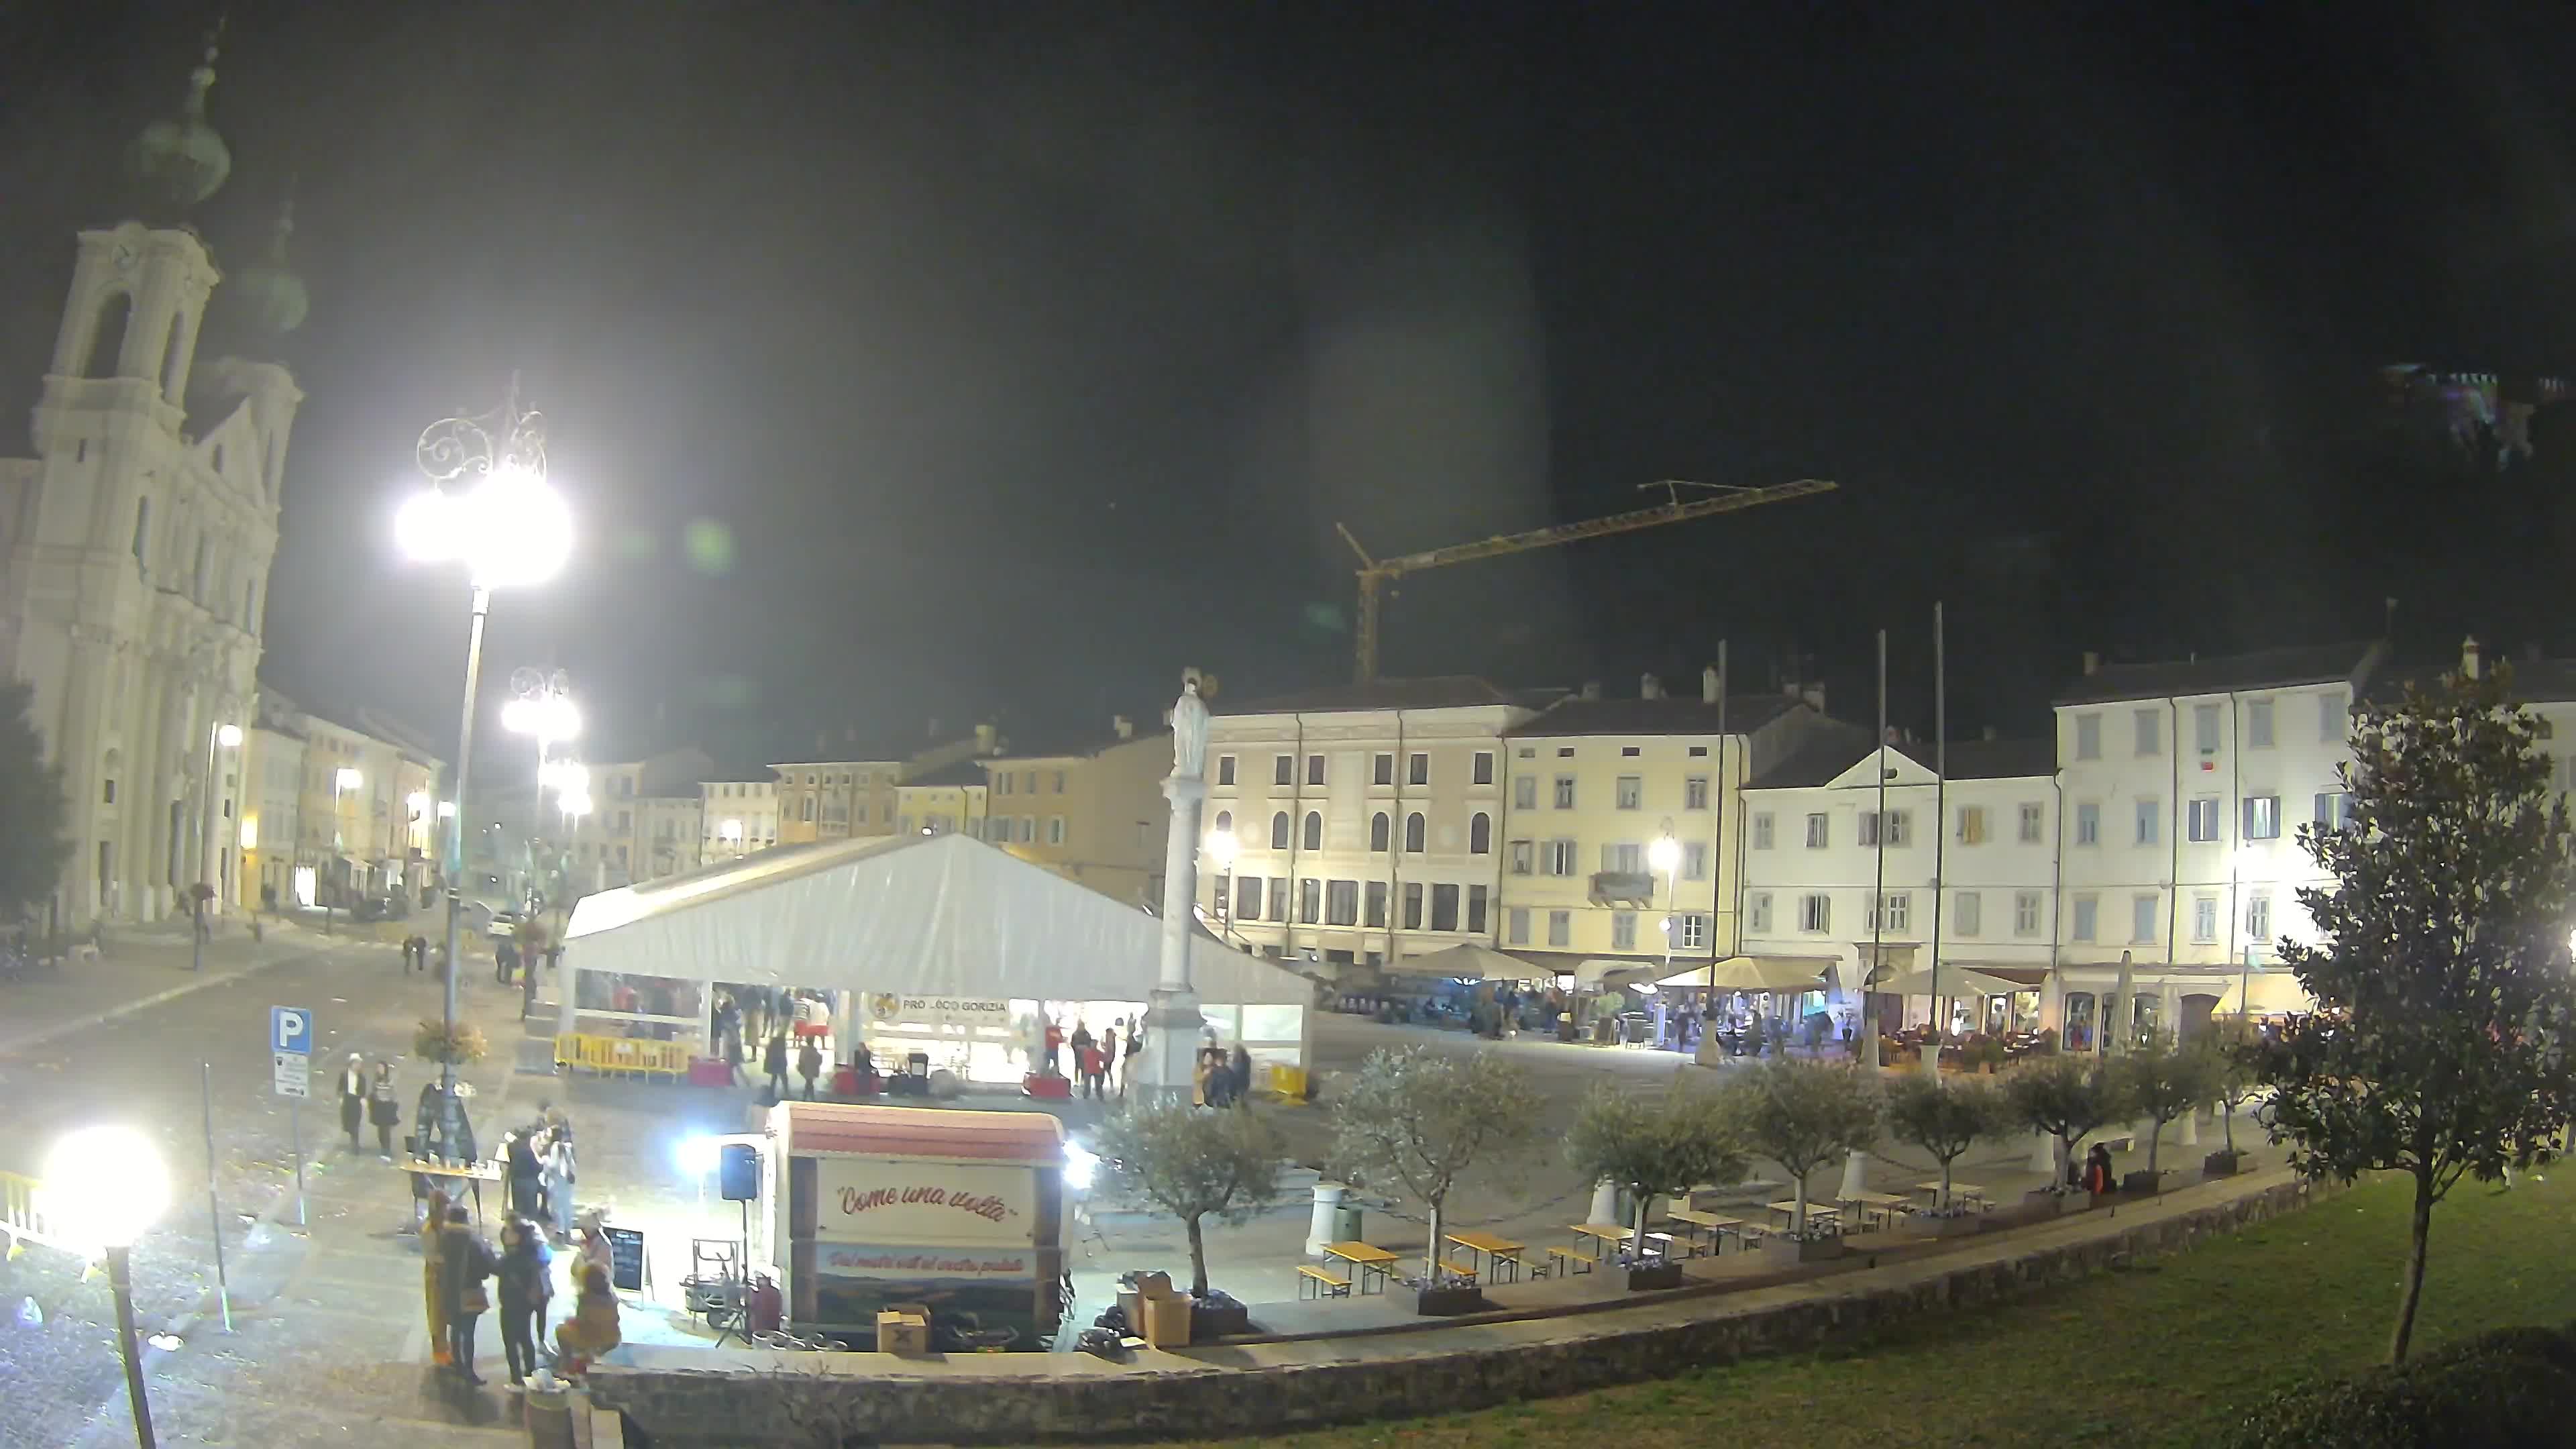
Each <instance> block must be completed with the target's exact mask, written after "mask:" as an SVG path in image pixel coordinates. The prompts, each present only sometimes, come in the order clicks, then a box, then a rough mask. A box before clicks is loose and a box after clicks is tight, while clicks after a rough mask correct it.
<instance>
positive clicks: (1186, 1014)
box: [1136, 987, 1207, 1105]
mask: <svg viewBox="0 0 2576 1449" xmlns="http://www.w3.org/2000/svg"><path fill="white" fill-rule="evenodd" d="M1206 1029H1207V1018H1205V1017H1203V1016H1201V1015H1200V1014H1199V994H1198V993H1197V992H1195V991H1192V990H1190V989H1189V988H1188V987H1183V988H1181V989H1180V990H1178V991H1170V990H1165V989H1164V988H1162V987H1156V988H1155V989H1154V990H1153V991H1152V992H1151V993H1149V996H1148V999H1147V1004H1146V1008H1145V1051H1144V1054H1143V1055H1142V1056H1139V1057H1138V1058H1137V1059H1136V1068H1137V1070H1136V1085H1137V1086H1138V1087H1139V1088H1140V1089H1142V1090H1143V1092H1144V1093H1145V1096H1146V1100H1148V1101H1174V1102H1180V1103H1182V1104H1184V1105H1186V1104H1187V1103H1188V1102H1189V1100H1190V1094H1191V1092H1192V1090H1193V1088H1194V1086H1195V1082H1196V1069H1197V1066H1198V1055H1199V1047H1200V1043H1201V1040H1202V1033H1203V1032H1205V1031H1206Z"/></svg>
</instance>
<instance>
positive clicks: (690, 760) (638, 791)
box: [565, 747, 714, 903]
mask: <svg viewBox="0 0 2576 1449" xmlns="http://www.w3.org/2000/svg"><path fill="white" fill-rule="evenodd" d="M713 763H714V762H713V761H711V760H709V759H708V758H707V754H706V752H705V751H704V750H700V749H696V748H694V747H690V748H683V749H676V750H665V751H663V752H661V753H659V754H655V755H648V756H646V757H644V758H642V759H639V760H623V761H617V762H613V763H608V764H595V765H592V766H591V767H590V798H591V811H590V813H589V814H587V815H583V816H580V817H578V818H577V819H575V820H574V821H573V828H572V831H571V849H570V851H569V852H568V857H569V861H570V865H569V868H568V870H567V872H566V874H567V881H566V896H565V900H566V902H567V903H568V902H569V901H571V900H577V899H579V898H580V897H581V896H582V895H584V894H586V893H588V892H590V891H598V890H610V889H614V888H615V887H618V886H624V885H633V884H634V883H635V882H637V881H639V880H652V879H655V878H657V877H659V876H662V875H669V874H675V873H676V870H665V869H663V868H662V861H663V860H664V859H665V856H664V855H663V854H662V853H661V851H660V850H659V847H660V846H661V845H662V844H663V843H664V837H663V836H662V834H661V833H660V832H661V831H662V830H663V828H664V827H665V826H666V825H667V826H668V828H669V829H670V831H671V832H672V834H671V835H670V836H669V838H668V839H669V842H670V844H671V846H672V849H671V851H670V852H669V855H668V859H670V860H671V861H673V862H674V863H676V862H677V861H678V860H679V859H680V858H681V855H682V852H681V850H680V846H679V841H680V839H681V837H680V835H679V832H680V831H681V830H682V829H684V828H685V829H686V830H687V831H688V836H687V839H688V843H689V853H690V854H692V855H693V854H694V852H695V847H696V839H697V836H698V834H699V832H700V830H701V829H702V828H703V827H702V826H701V825H700V823H699V819H698V815H697V807H698V781H699V780H701V779H703V778H705V777H706V776H707V774H708V773H710V767H711V766H712V764H713Z"/></svg>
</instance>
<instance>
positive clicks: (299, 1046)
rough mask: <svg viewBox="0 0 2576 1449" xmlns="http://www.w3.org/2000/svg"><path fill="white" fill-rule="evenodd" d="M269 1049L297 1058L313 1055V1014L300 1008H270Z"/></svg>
mask: <svg viewBox="0 0 2576 1449" xmlns="http://www.w3.org/2000/svg"><path fill="white" fill-rule="evenodd" d="M268 1049H269V1050H270V1051H273V1052H293V1053H295V1054H296V1055H297V1056H306V1057H309V1056H311V1055H313V1013H311V1012H309V1011H306V1010H305V1009H304V1008H303V1007H300V1006H272V1007H270V1008H269V1009H268Z"/></svg>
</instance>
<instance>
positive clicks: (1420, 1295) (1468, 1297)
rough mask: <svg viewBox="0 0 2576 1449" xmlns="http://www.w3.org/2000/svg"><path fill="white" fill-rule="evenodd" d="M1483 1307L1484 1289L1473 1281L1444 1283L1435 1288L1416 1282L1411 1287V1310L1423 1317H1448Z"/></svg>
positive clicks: (1475, 1310)
mask: <svg viewBox="0 0 2576 1449" xmlns="http://www.w3.org/2000/svg"><path fill="white" fill-rule="evenodd" d="M1484 1307H1485V1294H1484V1290H1483V1289H1481V1288H1478V1287H1477V1286H1476V1285H1475V1284H1473V1283H1446V1284H1442V1285H1441V1286H1439V1287H1437V1288H1430V1287H1424V1286H1423V1285H1421V1284H1418V1283H1417V1284H1415V1285H1414V1287H1413V1311H1414V1312H1415V1313H1418V1314H1420V1315H1422V1316H1423V1317H1425V1318H1450V1317H1454V1316H1456V1315H1458V1314H1461V1313H1474V1312H1477V1311H1478V1310H1480V1309H1482V1308H1484Z"/></svg>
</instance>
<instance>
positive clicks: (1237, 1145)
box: [1095, 1102, 1287, 1342]
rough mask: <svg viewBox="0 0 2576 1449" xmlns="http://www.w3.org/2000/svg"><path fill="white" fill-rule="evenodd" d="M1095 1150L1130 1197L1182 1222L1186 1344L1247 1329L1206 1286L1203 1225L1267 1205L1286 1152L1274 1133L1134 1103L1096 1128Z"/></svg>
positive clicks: (1234, 1116)
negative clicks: (1186, 1262)
mask: <svg viewBox="0 0 2576 1449" xmlns="http://www.w3.org/2000/svg"><path fill="white" fill-rule="evenodd" d="M1095 1150H1096V1151H1097V1152H1098V1153H1099V1155H1100V1158H1101V1160H1102V1161H1103V1162H1104V1163H1106V1164H1108V1165H1109V1167H1110V1168H1111V1170H1112V1171H1113V1172H1114V1173H1115V1175H1116V1177H1117V1179H1118V1181H1119V1182H1120V1183H1121V1184H1122V1185H1124V1186H1125V1187H1126V1188H1127V1189H1128V1190H1129V1191H1131V1192H1134V1193H1136V1194H1137V1195H1139V1196H1141V1197H1143V1198H1145V1199H1146V1200H1147V1201H1149V1202H1151V1203H1153V1204H1154V1205H1155V1206H1156V1207H1159V1208H1161V1209H1162V1210H1163V1211H1165V1212H1167V1213H1169V1214H1171V1215H1172V1216H1173V1217H1175V1218H1178V1219H1180V1222H1181V1231H1182V1232H1183V1233H1185V1234H1186V1235H1187V1236H1188V1238H1189V1242H1190V1299H1191V1305H1192V1311H1191V1314H1190V1338H1191V1341H1193V1342H1204V1341H1212V1340H1214V1339H1218V1338H1222V1337H1224V1336H1225V1335H1227V1334H1230V1333H1242V1332H1245V1331H1247V1330H1248V1329H1249V1328H1250V1327H1251V1320H1250V1314H1249V1313H1248V1311H1247V1310H1246V1309H1245V1308H1244V1306H1243V1304H1242V1303H1241V1302H1239V1301H1237V1300H1236V1299H1235V1298H1234V1297H1233V1296H1232V1295H1231V1294H1222V1293H1218V1292H1215V1291H1214V1290H1212V1289H1210V1288H1209V1287H1208V1270H1207V1239H1206V1237H1205V1235H1204V1233H1203V1231H1202V1229H1201V1223H1202V1221H1203V1220H1204V1219H1207V1218H1210V1217H1214V1218H1216V1219H1218V1220H1219V1221H1221V1222H1230V1223H1239V1222H1242V1221H1244V1220H1245V1219H1246V1218H1249V1217H1250V1216H1251V1215H1252V1214H1253V1213H1254V1212H1255V1211H1257V1210H1259V1209H1260V1208H1261V1206H1262V1205H1263V1204H1264V1203H1266V1202H1268V1201H1269V1200H1270V1197H1271V1195H1272V1194H1273V1193H1275V1192H1276V1191H1277V1190H1278V1186H1279V1163H1280V1160H1281V1159H1282V1158H1283V1157H1284V1156H1286V1154H1287V1147H1286V1144H1285V1143H1283V1142H1282V1141H1281V1140H1280V1137H1279V1133H1278V1131H1277V1129H1275V1128H1273V1127H1272V1126H1271V1125H1270V1124H1269V1122H1268V1121H1267V1120H1265V1119H1263V1118H1261V1117H1258V1116H1255V1115H1254V1114H1252V1113H1250V1112H1202V1111H1199V1110H1197V1109H1196V1108H1193V1107H1191V1106H1190V1105H1189V1104H1188V1103H1186V1102H1152V1103H1146V1102H1139V1103H1136V1104H1135V1105H1133V1106H1130V1107H1129V1108H1128V1109H1127V1110H1126V1112H1124V1113H1123V1114H1121V1115H1119V1116H1115V1117H1112V1118H1110V1119H1109V1120H1108V1122H1107V1123H1106V1124H1104V1125H1103V1126H1102V1127H1101V1129H1100V1139H1099V1142H1098V1144H1097V1146H1096V1148H1095Z"/></svg>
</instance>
